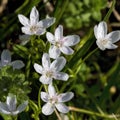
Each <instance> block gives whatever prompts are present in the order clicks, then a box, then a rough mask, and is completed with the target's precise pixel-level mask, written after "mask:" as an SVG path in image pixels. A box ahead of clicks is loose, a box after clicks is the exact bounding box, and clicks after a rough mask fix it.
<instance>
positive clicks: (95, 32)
mask: <svg viewBox="0 0 120 120" xmlns="http://www.w3.org/2000/svg"><path fill="white" fill-rule="evenodd" d="M94 35H95V37H96V39H97V38H98V37H97V25H95V27H94Z"/></svg>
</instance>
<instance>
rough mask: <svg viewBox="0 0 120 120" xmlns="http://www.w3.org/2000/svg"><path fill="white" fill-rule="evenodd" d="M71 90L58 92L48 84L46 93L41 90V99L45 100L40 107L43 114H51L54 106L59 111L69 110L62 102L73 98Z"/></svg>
mask: <svg viewBox="0 0 120 120" xmlns="http://www.w3.org/2000/svg"><path fill="white" fill-rule="evenodd" d="M73 96H74V94H73V93H72V92H67V93H61V94H58V93H56V91H55V88H54V87H53V85H52V84H50V85H49V86H48V93H46V92H41V99H42V100H43V101H44V102H47V103H46V104H45V105H44V106H43V107H42V113H43V114H45V115H51V114H52V113H53V112H54V110H55V108H57V110H58V111H59V112H61V113H67V112H69V108H68V107H67V106H66V105H65V104H64V102H67V101H69V100H71V99H72V98H73Z"/></svg>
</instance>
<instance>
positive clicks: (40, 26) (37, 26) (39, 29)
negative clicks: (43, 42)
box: [18, 6, 55, 35]
mask: <svg viewBox="0 0 120 120" xmlns="http://www.w3.org/2000/svg"><path fill="white" fill-rule="evenodd" d="M18 19H19V21H20V23H21V24H22V25H24V27H22V32H23V33H25V34H27V35H42V34H44V33H45V32H46V28H48V27H50V26H51V25H52V24H53V23H54V22H55V18H53V17H51V18H46V19H43V20H41V21H39V12H38V10H37V9H36V7H35V6H34V7H33V8H32V10H31V13H30V20H29V19H28V18H26V17H25V16H24V15H21V14H19V15H18Z"/></svg>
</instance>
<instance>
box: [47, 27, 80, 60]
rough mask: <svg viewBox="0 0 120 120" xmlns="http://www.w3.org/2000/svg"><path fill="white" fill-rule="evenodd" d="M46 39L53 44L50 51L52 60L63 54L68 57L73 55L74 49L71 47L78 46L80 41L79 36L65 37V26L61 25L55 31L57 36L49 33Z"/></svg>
mask: <svg viewBox="0 0 120 120" xmlns="http://www.w3.org/2000/svg"><path fill="white" fill-rule="evenodd" d="M46 37H47V39H48V41H49V42H50V43H51V44H52V45H51V47H50V49H49V55H50V57H51V58H54V59H56V58H57V57H59V56H60V54H61V52H62V53H64V54H66V55H71V54H73V52H74V51H73V49H71V48H70V47H69V46H73V45H76V44H77V43H78V42H79V41H80V37H79V36H78V35H68V36H66V37H64V36H63V26H62V25H59V26H58V27H57V28H56V30H55V35H53V34H52V33H50V32H47V34H46Z"/></svg>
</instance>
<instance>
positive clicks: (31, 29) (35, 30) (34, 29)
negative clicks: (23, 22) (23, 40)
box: [30, 25, 39, 33]
mask: <svg viewBox="0 0 120 120" xmlns="http://www.w3.org/2000/svg"><path fill="white" fill-rule="evenodd" d="M38 29H39V27H38V26H34V25H33V26H31V27H30V31H31V32H32V33H36V32H37V31H38Z"/></svg>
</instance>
